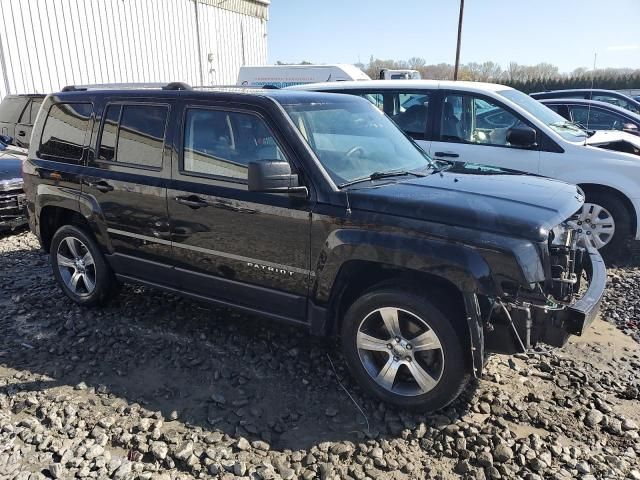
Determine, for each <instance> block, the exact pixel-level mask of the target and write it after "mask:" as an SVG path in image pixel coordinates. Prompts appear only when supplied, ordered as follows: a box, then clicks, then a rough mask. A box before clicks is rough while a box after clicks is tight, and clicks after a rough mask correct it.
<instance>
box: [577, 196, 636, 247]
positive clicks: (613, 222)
mask: <svg viewBox="0 0 640 480" xmlns="http://www.w3.org/2000/svg"><path fill="white" fill-rule="evenodd" d="M586 197H587V198H586V201H585V204H584V206H583V208H582V211H581V212H580V214H579V218H578V220H577V221H576V225H574V226H575V228H577V229H578V232H579V233H580V234H581V235H582V237H583V238H584V239H585V240H586V241H587V242H589V243H590V244H591V245H592V246H594V247H595V248H597V249H598V251H599V252H600V254H601V255H602V256H603V257H604V258H605V259H607V260H612V259H614V258H615V257H616V256H618V255H620V253H621V252H624V250H625V247H626V242H627V241H628V240H629V238H631V236H632V232H631V225H632V222H631V216H630V215H629V212H628V211H627V208H626V207H625V205H624V203H622V201H621V200H620V199H618V198H617V197H616V196H614V195H611V194H607V193H603V192H599V191H598V192H591V193H587V196H586Z"/></svg>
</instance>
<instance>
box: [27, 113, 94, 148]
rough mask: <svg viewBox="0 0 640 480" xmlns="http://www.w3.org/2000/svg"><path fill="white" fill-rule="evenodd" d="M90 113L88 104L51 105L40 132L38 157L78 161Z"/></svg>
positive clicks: (83, 145) (83, 144) (83, 146)
mask: <svg viewBox="0 0 640 480" xmlns="http://www.w3.org/2000/svg"><path fill="white" fill-rule="evenodd" d="M92 112H93V108H92V106H91V104H90V103H56V104H53V105H51V108H50V109H49V115H48V116H47V120H46V121H45V124H44V129H43V131H42V139H41V143H40V150H39V153H40V155H44V156H49V157H55V158H56V159H67V160H80V159H81V158H82V154H83V152H84V148H85V136H86V133H87V130H88V128H89V121H90V119H91V114H92Z"/></svg>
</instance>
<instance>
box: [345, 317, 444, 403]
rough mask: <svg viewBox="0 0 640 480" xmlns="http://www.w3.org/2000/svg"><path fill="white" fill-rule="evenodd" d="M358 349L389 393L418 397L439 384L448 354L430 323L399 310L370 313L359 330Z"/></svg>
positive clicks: (378, 382)
mask: <svg viewBox="0 0 640 480" xmlns="http://www.w3.org/2000/svg"><path fill="white" fill-rule="evenodd" d="M356 346H357V349H358V355H359V357H360V361H361V362H362V365H363V366H364V368H365V370H366V371H367V373H368V374H369V375H370V376H371V378H373V380H374V381H375V382H376V383H377V384H378V385H379V386H381V387H382V388H384V389H386V390H388V391H389V392H392V393H395V394H398V395H404V396H416V395H422V394H425V393H427V392H429V391H431V390H433V388H435V386H436V385H437V384H438V382H439V381H440V378H441V376H442V372H443V370H444V351H443V348H442V345H441V343H440V340H439V338H438V336H437V335H436V333H435V331H434V330H433V329H432V328H431V327H430V326H429V324H428V323H427V322H426V321H425V320H423V319H422V318H420V317H418V316H417V315H415V314H413V313H411V312H409V311H407V310H403V309H401V308H395V307H384V308H379V309H377V310H374V311H373V312H371V313H369V314H368V315H367V316H366V317H365V318H364V320H362V322H361V323H360V326H359V327H358V333H357V337H356Z"/></svg>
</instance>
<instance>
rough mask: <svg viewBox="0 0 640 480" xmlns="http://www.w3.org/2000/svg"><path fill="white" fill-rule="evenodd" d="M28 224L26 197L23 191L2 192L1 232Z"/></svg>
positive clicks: (0, 204)
mask: <svg viewBox="0 0 640 480" xmlns="http://www.w3.org/2000/svg"><path fill="white" fill-rule="evenodd" d="M26 224H27V208H26V196H25V194H24V192H23V191H22V189H20V190H8V191H0V232H3V231H7V230H15V229H16V228H18V227H22V226H24V225H26Z"/></svg>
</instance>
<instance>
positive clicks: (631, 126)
mask: <svg viewBox="0 0 640 480" xmlns="http://www.w3.org/2000/svg"><path fill="white" fill-rule="evenodd" d="M622 131H624V132H629V133H635V134H636V135H637V134H638V126H637V125H636V124H635V123H625V124H624V125H623V126H622Z"/></svg>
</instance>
